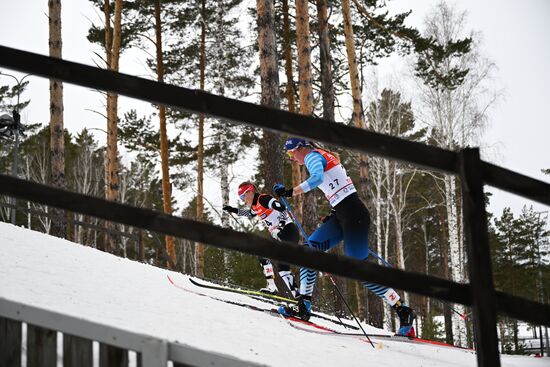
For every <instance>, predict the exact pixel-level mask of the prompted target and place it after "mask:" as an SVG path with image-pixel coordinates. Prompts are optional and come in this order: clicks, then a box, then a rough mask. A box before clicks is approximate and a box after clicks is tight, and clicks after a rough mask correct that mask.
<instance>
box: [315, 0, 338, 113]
mask: <svg viewBox="0 0 550 367" xmlns="http://www.w3.org/2000/svg"><path fill="white" fill-rule="evenodd" d="M327 8H328V3H327V0H317V17H318V23H319V28H318V30H317V33H318V35H319V61H320V64H321V96H322V98H323V118H325V119H327V120H331V121H334V83H333V80H332V58H331V56H330V37H329V27H328V9H327Z"/></svg>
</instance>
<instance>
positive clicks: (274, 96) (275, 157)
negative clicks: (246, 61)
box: [256, 0, 283, 191]
mask: <svg viewBox="0 0 550 367" xmlns="http://www.w3.org/2000/svg"><path fill="white" fill-rule="evenodd" d="M256 7H257V23H258V48H259V49H260V83H261V102H260V103H261V104H262V105H264V106H269V107H273V108H279V106H280V101H279V72H278V65H277V46H276V39H275V10H274V7H273V0H256ZM260 160H261V164H260V175H261V176H262V177H263V179H264V183H265V186H266V190H269V191H271V187H272V186H273V184H275V183H277V182H282V179H283V163H282V162H283V156H282V149H281V136H280V135H279V134H278V133H274V132H270V131H264V132H263V137H262V143H261V145H260Z"/></svg>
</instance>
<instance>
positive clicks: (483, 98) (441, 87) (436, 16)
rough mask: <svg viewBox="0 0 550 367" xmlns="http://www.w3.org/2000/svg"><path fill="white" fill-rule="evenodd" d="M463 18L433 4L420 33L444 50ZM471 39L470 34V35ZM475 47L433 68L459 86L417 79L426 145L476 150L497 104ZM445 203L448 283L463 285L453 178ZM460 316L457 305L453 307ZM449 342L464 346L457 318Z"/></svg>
mask: <svg viewBox="0 0 550 367" xmlns="http://www.w3.org/2000/svg"><path fill="white" fill-rule="evenodd" d="M465 22H466V13H464V12H459V11H458V10H456V9H455V8H453V7H450V6H449V5H447V4H446V3H443V2H440V3H438V4H437V5H436V6H435V8H434V9H433V11H432V12H431V13H430V14H429V15H428V17H427V18H426V20H425V27H426V30H425V33H426V35H427V36H429V37H432V38H433V39H435V40H436V41H437V42H438V43H439V44H441V45H443V46H444V47H445V46H446V45H448V44H449V43H450V42H451V41H452V40H453V39H457V38H459V37H461V36H462V35H463V34H464V33H465V32H466V31H465V26H466V23H465ZM471 38H472V39H475V34H473V33H471ZM479 49H480V42H479V41H474V42H472V44H471V47H469V48H467V49H466V50H465V51H464V52H462V53H458V54H454V55H449V56H448V57H447V58H444V59H443V60H442V61H441V62H437V63H435V64H436V65H437V68H436V69H435V72H436V74H437V73H439V74H442V75H453V70H467V73H466V74H461V75H460V80H459V82H455V83H451V84H450V86H449V85H448V84H444V83H441V84H434V82H433V80H432V81H429V80H428V81H426V79H425V78H424V79H420V78H419V79H418V80H417V87H418V91H419V93H418V94H417V96H418V99H419V107H420V109H419V111H418V112H417V113H416V115H417V116H418V118H419V120H421V121H422V122H423V123H424V124H425V125H426V126H427V127H429V128H430V129H431V139H432V141H434V142H435V143H436V144H437V145H438V146H441V147H443V148H446V149H450V150H458V149H460V148H462V147H464V146H467V145H469V144H474V145H479V143H481V139H482V132H483V130H484V128H485V127H486V124H487V111H488V109H489V108H490V106H491V105H492V104H493V103H494V102H495V101H496V99H497V97H498V93H497V92H496V91H494V89H493V88H492V87H491V86H490V83H489V80H490V78H491V74H492V72H493V70H494V68H495V65H494V64H493V63H492V62H490V61H489V60H488V59H486V58H485V57H483V56H482V55H481V54H480V52H479ZM443 183H444V185H443V186H444V198H445V208H446V217H447V229H448V233H447V239H448V245H449V261H450V277H451V279H452V280H453V281H456V282H464V281H466V280H467V279H466V272H465V266H464V257H463V254H464V243H463V242H464V241H463V238H462V235H461V230H460V228H461V223H462V218H461V213H459V212H458V210H457V207H458V205H459V204H460V202H459V200H460V196H459V194H458V189H457V183H456V179H455V177H454V176H450V175H445V176H443ZM456 308H457V310H458V311H459V312H460V313H464V307H463V306H462V305H457V306H456ZM453 328H454V330H453V336H454V341H455V343H456V344H458V345H466V328H465V324H464V322H463V321H462V320H461V319H460V317H459V316H458V315H457V314H456V313H454V314H453Z"/></svg>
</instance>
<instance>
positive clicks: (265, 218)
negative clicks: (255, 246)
mask: <svg viewBox="0 0 550 367" xmlns="http://www.w3.org/2000/svg"><path fill="white" fill-rule="evenodd" d="M238 193H239V198H240V199H241V200H242V201H244V203H245V204H246V205H247V206H248V209H238V208H234V207H232V206H229V205H224V206H223V210H225V211H228V212H230V213H235V214H237V215H239V216H243V217H248V218H250V219H252V218H254V217H256V216H258V217H259V218H260V221H261V222H262V223H263V224H264V225H265V227H266V228H267V230H268V231H269V233H270V234H271V236H272V237H273V238H274V239H276V240H280V241H288V242H294V243H298V242H299V241H300V233H299V232H298V229H297V228H296V225H295V224H294V222H293V221H292V219H290V218H289V216H288V213H287V212H286V208H285V206H284V205H283V204H282V203H281V202H280V201H278V200H277V199H275V198H274V197H273V196H271V195H265V194H259V193H258V192H257V190H256V186H254V185H253V184H252V183H250V182H243V183H241V184H240V185H239V189H238ZM260 264H261V266H262V269H263V272H264V275H265V279H266V281H267V286H266V287H265V288H262V289H260V291H261V292H266V293H271V294H276V293H277V292H278V291H279V290H278V289H277V286H276V285H275V278H274V272H273V264H272V263H271V261H270V260H269V259H265V258H260ZM277 268H278V269H279V276H280V277H281V278H282V279H283V281H284V282H285V284H286V286H287V287H288V289H289V291H290V293H292V296H293V297H297V296H298V289H297V286H296V281H295V280H294V275H293V274H292V272H291V271H290V266H289V265H288V264H277Z"/></svg>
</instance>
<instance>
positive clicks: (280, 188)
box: [272, 184, 293, 198]
mask: <svg viewBox="0 0 550 367" xmlns="http://www.w3.org/2000/svg"><path fill="white" fill-rule="evenodd" d="M272 191H273V193H274V194H275V195H277V196H279V197H287V198H290V197H292V191H293V188H290V189H288V190H287V189H286V187H285V186H284V185H282V184H275V185H273V189H272Z"/></svg>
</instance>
